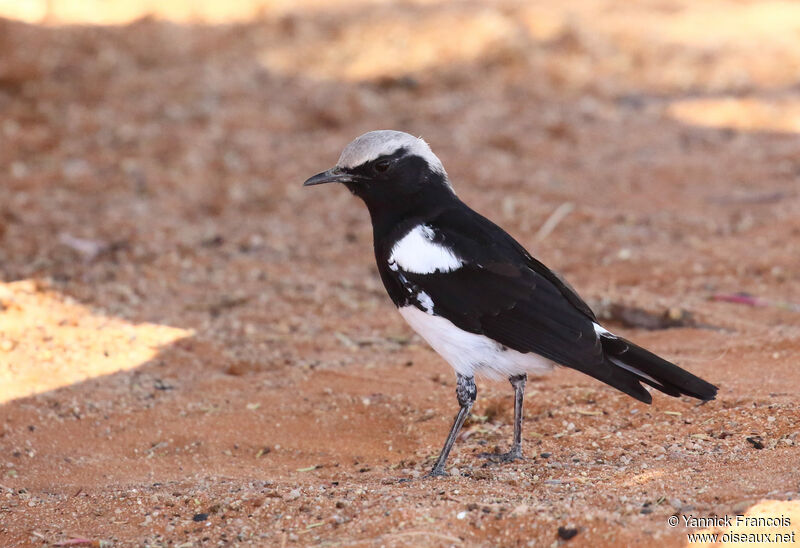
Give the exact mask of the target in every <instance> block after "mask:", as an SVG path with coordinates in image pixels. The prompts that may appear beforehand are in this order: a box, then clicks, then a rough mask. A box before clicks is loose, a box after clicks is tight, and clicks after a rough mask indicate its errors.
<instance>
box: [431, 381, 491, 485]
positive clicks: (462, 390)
mask: <svg viewBox="0 0 800 548" xmlns="http://www.w3.org/2000/svg"><path fill="white" fill-rule="evenodd" d="M477 395H478V390H477V388H475V378H474V377H465V376H464V375H462V374H460V373H458V384H457V385H456V397H457V398H458V405H460V406H461V409H459V410H458V415H456V419H455V420H454V421H453V426H452V428H450V433H449V434H448V435H447V440H445V442H444V447H442V452H441V453H439V458H438V459H437V460H436V464H434V465H433V469H432V470H431V471H430V472H428V473H427V474H426V477H435V476H446V475H447V472H445V471H444V463H445V461H446V460H447V455H449V454H450V450H451V449H452V448H453V444H454V443H455V441H456V436H458V432H459V430H461V426H462V425H463V424H464V420H465V419H466V418H467V415H469V412H470V410H471V409H472V404H473V403H475V398H476V397H477Z"/></svg>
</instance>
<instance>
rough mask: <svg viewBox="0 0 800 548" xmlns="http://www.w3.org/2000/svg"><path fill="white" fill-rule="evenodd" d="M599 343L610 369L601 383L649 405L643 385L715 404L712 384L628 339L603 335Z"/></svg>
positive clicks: (649, 399)
mask: <svg viewBox="0 0 800 548" xmlns="http://www.w3.org/2000/svg"><path fill="white" fill-rule="evenodd" d="M600 343H601V344H602V345H603V352H604V353H605V356H606V360H607V362H608V365H609V366H610V367H605V368H603V369H604V370H605V374H604V375H603V376H604V377H608V378H602V379H600V380H602V381H605V382H607V383H608V384H610V385H611V386H613V387H615V388H617V389H619V390H622V391H623V392H625V393H626V394H628V395H630V396H633V397H634V398H636V399H637V400H639V401H642V402H644V403H650V402H651V401H652V400H653V398H652V397H651V396H650V393H649V392H647V390H645V389H644V388H643V387H642V385H641V384H639V383H640V382H643V383H645V384H649V385H650V386H652V387H653V388H656V389H658V390H660V391H661V392H664V393H665V394H669V395H670V396H676V397H677V396H680V395H682V394H685V395H687V396H691V397H693V398H697V399H699V400H713V399H714V397H715V396H716V395H717V387H716V386H714V385H713V384H711V383H709V382H706V381H704V380H703V379H701V378H700V377H697V376H695V375H692V374H691V373H689V372H688V371H685V370H683V369H681V368H680V367H678V366H677V365H675V364H674V363H670V362H668V361H667V360H665V359H664V358H660V357H658V356H656V355H655V354H653V353H652V352H649V351H647V350H645V349H644V348H642V347H640V346H636V345H635V344H633V343H632V342H630V341H628V340H626V339H623V338H621V337H617V336H615V335H612V334H611V333H608V332H605V333H602V334H601V335H600Z"/></svg>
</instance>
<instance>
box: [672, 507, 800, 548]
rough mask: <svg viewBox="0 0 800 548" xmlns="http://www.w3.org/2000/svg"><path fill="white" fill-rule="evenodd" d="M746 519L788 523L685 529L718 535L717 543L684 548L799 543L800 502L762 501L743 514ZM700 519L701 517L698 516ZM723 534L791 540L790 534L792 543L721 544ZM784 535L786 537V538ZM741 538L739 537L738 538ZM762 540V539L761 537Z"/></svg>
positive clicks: (793, 544)
mask: <svg viewBox="0 0 800 548" xmlns="http://www.w3.org/2000/svg"><path fill="white" fill-rule="evenodd" d="M730 515H731V518H732V519H735V518H734V516H733V514H730ZM744 515H745V516H746V517H748V518H787V519H786V520H785V521H784V522H788V525H786V526H777V527H774V526H773V527H758V526H753V525H752V523H754V522H752V521H750V522H742V523H740V524H738V525H733V526H731V527H729V528H727V529H725V528H721V529H714V528H709V529H700V530H692V529H691V528H688V529H686V531H687V532H688V533H700V534H703V533H719V542H716V543H713V542H693V543H687V544H686V546H687V548H688V547H691V548H702V547H709V546H745V545H747V546H775V545H778V546H780V545H781V544H783V545H784V546H796V543H798V542H800V501H797V500H789V501H782V500H762V501H761V502H759V503H758V504H756V505H754V506H751V507H750V508H749V509H748V510H747V512H745V514H744ZM698 517H702V516H698ZM679 519H680V521H679V525H678V526H679V527H681V528H684V521H683V518H680V517H679ZM725 533H729V534H730V533H733V534H735V535H753V534H756V535H757V534H759V533H769V534H771V535H772V536H773V537H774V536H775V535H777V534H780V535H783V536H784V537H783V538H789V539H791V538H792V533H794V541H793V542H791V541H790V542H781V543H776V542H775V541H774V540H773V541H772V542H732V541H729V542H723V540H722V539H723V534H725ZM785 535H788V537H786V536H785ZM739 538H741V537H739ZM755 538H758V537H755ZM761 538H764V537H761ZM728 540H735V537H733V536H732V535H729V537H728Z"/></svg>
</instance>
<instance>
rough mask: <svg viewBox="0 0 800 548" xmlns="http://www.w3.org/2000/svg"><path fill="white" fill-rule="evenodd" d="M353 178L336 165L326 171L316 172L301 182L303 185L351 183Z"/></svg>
mask: <svg viewBox="0 0 800 548" xmlns="http://www.w3.org/2000/svg"><path fill="white" fill-rule="evenodd" d="M354 180H355V179H354V177H353V176H352V175H350V174H349V173H345V172H343V171H342V170H340V169H339V168H338V167H334V168H331V169H329V170H328V171H323V172H322V173H317V174H316V175H314V176H313V177H311V178H310V179H308V180H307V181H306V182H305V183H303V186H313V185H321V184H324V183H352V182H353V181H354Z"/></svg>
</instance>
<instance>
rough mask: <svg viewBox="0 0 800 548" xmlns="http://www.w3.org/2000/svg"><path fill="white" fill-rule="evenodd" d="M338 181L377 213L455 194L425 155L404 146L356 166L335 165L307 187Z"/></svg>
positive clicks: (316, 177) (306, 183)
mask: <svg viewBox="0 0 800 548" xmlns="http://www.w3.org/2000/svg"><path fill="white" fill-rule="evenodd" d="M333 182H338V183H342V184H344V185H345V186H346V187H347V188H348V189H349V190H350V192H352V193H353V194H355V195H356V196H358V197H359V198H361V199H362V200H364V202H365V203H366V204H367V207H368V208H369V210H370V212H372V213H373V214H374V213H376V212H378V211H381V210H385V209H398V208H403V209H404V206H411V205H414V204H417V205H418V204H419V203H420V202H421V201H423V198H424V197H430V199H431V200H432V201H433V202H434V203H435V202H436V200H435V195H437V194H440V193H441V192H442V191H445V192H446V193H447V194H452V191H450V189H449V186H448V185H447V183H446V181H445V178H444V176H443V175H442V174H440V173H438V172H436V171H433V170H432V169H431V167H430V166H429V165H428V162H427V161H425V160H424V159H423V158H421V157H419V156H417V155H414V154H409V153H408V151H407V150H406V149H405V148H401V149H399V150H398V151H396V152H394V153H393V154H389V155H385V156H381V157H379V158H376V159H375V160H372V161H369V162H366V163H364V164H362V165H360V166H356V167H354V168H338V167H336V168H333V169H331V170H328V171H325V172H323V173H320V174H319V175H315V176H314V177H312V178H310V179H309V180H308V181H306V182H305V183H304V184H305V185H306V186H310V185H317V184H322V183H333Z"/></svg>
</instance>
